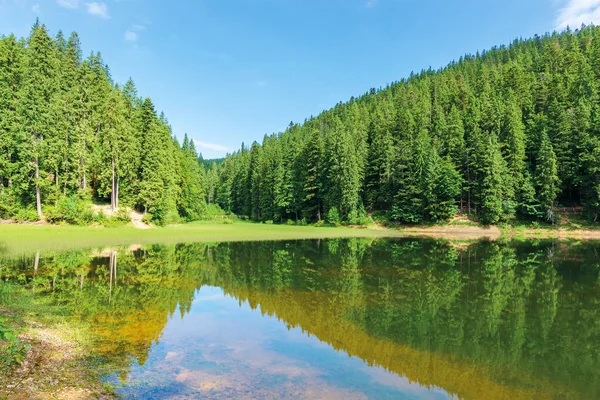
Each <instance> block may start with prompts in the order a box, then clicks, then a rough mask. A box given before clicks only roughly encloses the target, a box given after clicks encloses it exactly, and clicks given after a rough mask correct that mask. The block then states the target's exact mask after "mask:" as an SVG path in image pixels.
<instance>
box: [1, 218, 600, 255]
mask: <svg viewBox="0 0 600 400" xmlns="http://www.w3.org/2000/svg"><path fill="white" fill-rule="evenodd" d="M402 237H404V238H406V237H420V238H431V239H445V240H449V241H477V240H492V241H497V240H526V239H558V240H563V239H564V240H569V239H575V240H600V229H590V228H575V229H573V228H571V229H569V228H567V227H566V226H565V225H563V226H557V227H555V228H550V227H535V228H534V227H528V226H519V225H517V226H489V227H483V226H477V225H474V224H453V223H449V224H439V225H430V226H394V227H386V226H382V225H379V224H374V225H370V226H341V227H330V226H322V227H315V226H311V225H308V226H298V225H277V224H274V225H269V224H260V223H251V222H237V223H234V224H222V223H215V222H200V223H189V224H181V225H171V226H167V227H163V228H158V227H154V228H151V229H138V228H136V227H134V226H131V225H128V226H119V227H103V226H75V225H50V224H0V254H3V253H4V254H5V255H14V254H17V253H24V252H31V251H32V250H34V251H60V250H73V249H77V248H94V247H105V246H119V245H120V246H125V245H127V246H129V245H131V244H132V243H136V244H140V245H149V244H174V243H193V242H238V241H273V240H310V239H333V238H402Z"/></svg>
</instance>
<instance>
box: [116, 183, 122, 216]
mask: <svg viewBox="0 0 600 400" xmlns="http://www.w3.org/2000/svg"><path fill="white" fill-rule="evenodd" d="M120 181H121V178H119V177H118V176H117V188H116V191H115V209H116V210H117V211H119V182H120Z"/></svg>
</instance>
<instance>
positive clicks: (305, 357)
mask: <svg viewBox="0 0 600 400" xmlns="http://www.w3.org/2000/svg"><path fill="white" fill-rule="evenodd" d="M0 276H2V278H3V279H5V280H8V282H12V283H13V284H18V285H22V286H26V287H27V288H28V289H31V290H32V291H35V293H36V297H37V298H38V299H39V301H43V302H45V303H50V304H53V305H55V306H56V307H57V309H58V308H60V309H61V310H63V311H64V313H66V314H67V315H69V316H70V317H72V318H77V319H81V320H83V321H86V322H89V324H90V326H91V328H92V331H93V335H94V338H95V348H94V352H95V353H96V356H97V360H98V362H100V363H103V364H104V365H106V366H107V367H108V369H107V370H108V371H110V373H108V374H107V376H106V379H107V380H108V381H109V382H111V383H113V384H115V385H116V386H117V387H118V393H120V394H121V395H122V396H123V397H125V398H141V399H161V398H174V399H185V398H249V399H251V398H259V399H265V398H298V399H312V398H314V399H333V398H339V399H365V398H372V399H388V398H389V399H447V398H460V399H510V400H518V399H598V398H600V243H593V242H580V243H575V242H571V243H563V242H551V241H549V242H545V241H539V242H518V243H508V244H497V243H489V242H480V243H475V244H472V245H470V246H467V245H464V246H455V245H451V244H449V243H448V242H444V241H436V240H421V239H402V240H380V239H379V240H373V239H343V240H310V241H291V242H257V243H222V244H191V245H177V246H162V245H157V246H146V247H144V248H141V247H140V246H132V247H130V248H129V249H125V248H123V249H105V250H97V251H94V252H90V251H83V250H81V251H75V252H68V253H59V254H40V255H39V256H37V257H36V256H35V255H32V256H31V257H25V258H20V259H18V260H10V261H7V260H5V261H1V262H0Z"/></svg>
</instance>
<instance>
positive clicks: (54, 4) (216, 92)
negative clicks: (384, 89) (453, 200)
mask: <svg viewBox="0 0 600 400" xmlns="http://www.w3.org/2000/svg"><path fill="white" fill-rule="evenodd" d="M36 17H39V18H40V20H41V22H43V23H44V24H46V25H47V27H48V28H49V30H50V32H51V34H53V35H54V34H56V32H57V31H58V30H59V29H62V30H63V32H65V34H67V35H68V33H70V32H71V31H77V32H78V33H79V35H80V37H81V41H82V44H83V49H84V52H85V53H89V52H90V51H92V50H94V51H100V52H101V53H102V55H103V57H104V60H105V61H106V62H107V63H108V65H109V66H110V68H111V72H112V76H113V79H114V80H115V81H116V82H125V81H126V80H127V79H128V78H129V77H132V78H133V80H134V81H135V82H136V85H137V87H138V91H139V93H140V95H142V96H150V97H151V98H152V99H153V101H154V104H155V105H156V108H157V110H161V111H164V112H165V114H166V115H167V117H168V119H169V121H170V122H171V125H172V126H173V130H174V133H175V135H176V136H177V137H178V138H182V137H183V134H184V133H186V132H187V133H188V134H189V135H190V136H191V137H192V138H193V139H194V140H195V142H196V145H197V147H198V150H199V151H201V152H202V153H203V155H204V156H205V158H212V157H219V156H223V155H224V154H225V153H226V152H227V151H231V150H233V149H237V148H239V146H240V144H241V142H246V143H251V142H252V141H254V140H258V141H261V140H262V137H263V135H264V134H265V133H273V132H280V131H282V130H284V129H285V127H286V126H287V125H288V124H289V122H290V121H295V122H302V121H303V120H304V119H305V118H307V117H309V116H311V115H317V114H318V113H319V112H321V111H322V110H323V109H326V108H330V107H332V106H333V105H335V104H336V103H337V102H339V101H346V100H348V99H349V98H350V97H351V96H359V95H360V94H362V93H364V92H366V91H367V90H368V89H370V88H372V87H381V86H385V85H387V84H388V83H390V82H393V81H397V80H399V79H401V78H403V77H406V76H407V75H409V74H410V72H411V71H420V70H421V69H426V68H428V67H430V66H431V67H433V68H438V67H441V66H444V65H446V64H448V62H450V61H451V60H454V59H457V58H458V57H460V56H461V55H463V54H465V53H475V52H476V51H477V50H483V49H487V48H489V47H491V46H493V45H500V44H507V43H509V42H510V41H512V40H513V39H515V38H517V37H524V38H527V37H531V36H533V35H534V34H543V33H544V32H546V31H551V30H554V29H562V28H563V27H564V26H566V25H567V24H569V25H571V26H579V25H580V23H582V22H585V23H589V22H595V23H596V24H598V23H600V0H460V1H454V0H169V1H168V0H104V1H92V0H0V34H8V33H11V32H12V33H15V34H17V35H18V36H27V35H28V33H29V29H30V27H31V26H32V25H33V22H34V21H35V18H36Z"/></svg>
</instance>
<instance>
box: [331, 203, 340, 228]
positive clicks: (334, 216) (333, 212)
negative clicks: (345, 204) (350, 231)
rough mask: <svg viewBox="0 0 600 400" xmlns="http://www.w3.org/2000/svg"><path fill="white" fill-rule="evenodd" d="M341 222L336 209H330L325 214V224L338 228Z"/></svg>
mask: <svg viewBox="0 0 600 400" xmlns="http://www.w3.org/2000/svg"><path fill="white" fill-rule="evenodd" d="M341 221H342V219H341V218H340V213H339V212H338V209H337V207H331V208H330V209H329V212H328V213H327V222H329V223H330V224H331V225H333V226H340V223H341Z"/></svg>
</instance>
